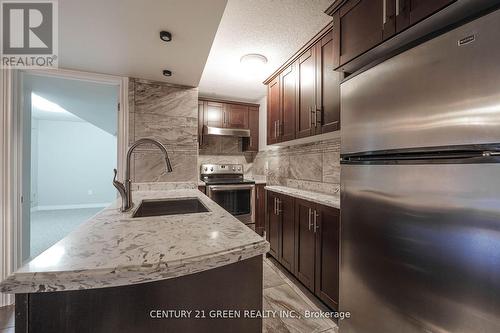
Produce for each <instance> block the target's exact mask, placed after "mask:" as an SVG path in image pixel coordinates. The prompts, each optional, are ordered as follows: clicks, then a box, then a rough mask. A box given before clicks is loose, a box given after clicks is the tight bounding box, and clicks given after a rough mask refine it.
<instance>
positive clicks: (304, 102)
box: [296, 48, 316, 138]
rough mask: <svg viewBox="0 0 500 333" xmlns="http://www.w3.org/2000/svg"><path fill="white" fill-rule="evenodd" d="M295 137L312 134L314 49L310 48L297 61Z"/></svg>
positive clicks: (314, 85) (314, 92)
mask: <svg viewBox="0 0 500 333" xmlns="http://www.w3.org/2000/svg"><path fill="white" fill-rule="evenodd" d="M297 67H298V71H297V72H298V74H297V89H298V93H297V96H298V102H297V115H296V119H297V120H296V121H297V124H296V128H297V138H304V137H307V136H310V135H314V134H315V132H314V125H315V123H314V117H313V113H314V110H316V106H315V103H316V90H315V89H316V59H315V49H314V48H310V49H309V50H307V51H306V52H304V54H302V55H301V56H300V58H299V60H298V63H297Z"/></svg>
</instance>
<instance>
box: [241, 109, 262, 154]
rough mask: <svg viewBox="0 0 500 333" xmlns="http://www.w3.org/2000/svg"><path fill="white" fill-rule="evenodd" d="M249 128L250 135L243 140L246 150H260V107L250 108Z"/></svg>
mask: <svg viewBox="0 0 500 333" xmlns="http://www.w3.org/2000/svg"><path fill="white" fill-rule="evenodd" d="M248 128H249V129H250V137H249V138H245V139H244V141H243V150H244V151H259V108H257V107H249V108H248Z"/></svg>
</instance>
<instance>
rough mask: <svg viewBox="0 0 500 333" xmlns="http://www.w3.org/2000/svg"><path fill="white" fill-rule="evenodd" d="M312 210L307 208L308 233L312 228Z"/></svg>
mask: <svg viewBox="0 0 500 333" xmlns="http://www.w3.org/2000/svg"><path fill="white" fill-rule="evenodd" d="M311 214H312V209H311V208H309V231H311V227H312V226H313V222H312V219H311Z"/></svg>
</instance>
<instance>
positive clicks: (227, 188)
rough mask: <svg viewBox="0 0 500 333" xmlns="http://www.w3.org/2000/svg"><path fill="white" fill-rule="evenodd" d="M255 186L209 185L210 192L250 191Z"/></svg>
mask: <svg viewBox="0 0 500 333" xmlns="http://www.w3.org/2000/svg"><path fill="white" fill-rule="evenodd" d="M254 187H255V185H210V186H208V188H209V190H210V191H213V192H217V191H231V190H252V189H253V188H254Z"/></svg>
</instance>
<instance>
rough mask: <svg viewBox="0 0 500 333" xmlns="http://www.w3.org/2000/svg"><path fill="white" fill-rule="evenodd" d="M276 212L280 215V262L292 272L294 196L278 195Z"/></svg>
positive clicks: (293, 255) (293, 254)
mask: <svg viewBox="0 0 500 333" xmlns="http://www.w3.org/2000/svg"><path fill="white" fill-rule="evenodd" d="M278 200H279V201H278V214H279V215H280V216H281V239H280V253H279V256H280V259H279V261H280V263H281V264H282V265H283V266H284V267H285V268H286V269H288V270H289V271H290V272H293V265H294V257H295V246H294V244H295V218H294V217H295V212H294V198H293V197H290V196H287V195H279V196H278Z"/></svg>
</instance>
